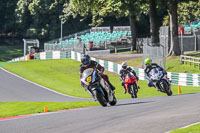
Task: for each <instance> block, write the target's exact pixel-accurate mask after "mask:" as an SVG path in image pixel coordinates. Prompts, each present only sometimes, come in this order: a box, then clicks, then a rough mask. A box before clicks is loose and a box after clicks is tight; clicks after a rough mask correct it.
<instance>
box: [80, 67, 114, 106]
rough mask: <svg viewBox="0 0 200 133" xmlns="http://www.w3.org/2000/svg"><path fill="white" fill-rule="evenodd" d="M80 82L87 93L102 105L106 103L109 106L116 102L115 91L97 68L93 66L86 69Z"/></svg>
mask: <svg viewBox="0 0 200 133" xmlns="http://www.w3.org/2000/svg"><path fill="white" fill-rule="evenodd" d="M81 82H82V83H83V84H84V88H85V89H86V90H87V91H88V92H89V94H90V95H91V96H92V97H93V98H94V99H95V100H98V102H99V103H100V104H101V105H102V106H103V107H106V106H107V103H109V104H110V105H111V106H113V105H115V104H116V103H117V99H116V98H115V92H114V91H113V90H111V87H110V86H109V84H108V83H107V82H106V81H105V80H104V79H103V78H102V77H101V75H100V74H99V73H98V72H97V70H95V69H93V68H88V69H86V70H85V71H84V72H83V74H82V77H81Z"/></svg>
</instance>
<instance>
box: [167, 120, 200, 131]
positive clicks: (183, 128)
mask: <svg viewBox="0 0 200 133" xmlns="http://www.w3.org/2000/svg"><path fill="white" fill-rule="evenodd" d="M196 124H200V122H196V123H192V124H190V125H187V126H184V127H181V128H178V129H184V128H188V127H190V126H193V125H196ZM174 130H176V129H174ZM171 131H173V130H171ZM171 131H168V132H166V133H170V132H171Z"/></svg>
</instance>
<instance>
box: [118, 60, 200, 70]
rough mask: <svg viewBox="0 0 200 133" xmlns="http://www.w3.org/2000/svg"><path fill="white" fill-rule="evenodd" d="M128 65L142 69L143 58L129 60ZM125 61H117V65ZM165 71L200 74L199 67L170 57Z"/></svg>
mask: <svg viewBox="0 0 200 133" xmlns="http://www.w3.org/2000/svg"><path fill="white" fill-rule="evenodd" d="M124 61H126V62H127V63H128V65H129V66H132V67H136V68H142V58H134V59H129V60H124ZM124 61H117V62H116V63H119V64H121V63H122V62H124ZM165 69H166V71H167V72H177V73H199V68H198V66H196V67H194V66H193V64H192V65H189V63H188V64H184V65H182V64H181V63H180V57H179V56H170V57H167V58H166V66H165Z"/></svg>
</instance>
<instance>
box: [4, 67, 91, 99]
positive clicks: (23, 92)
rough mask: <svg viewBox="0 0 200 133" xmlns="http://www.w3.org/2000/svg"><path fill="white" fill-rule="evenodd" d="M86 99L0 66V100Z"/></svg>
mask: <svg viewBox="0 0 200 133" xmlns="http://www.w3.org/2000/svg"><path fill="white" fill-rule="evenodd" d="M66 89H67V88H66ZM86 100H90V99H86V98H76V97H71V96H67V95H64V94H61V93H58V92H55V91H53V90H50V89H48V88H46V87H43V86H39V85H37V84H35V83H32V82H30V81H27V80H25V79H22V78H20V77H18V76H17V75H13V74H12V73H9V72H7V71H6V70H4V69H2V68H1V67H0V102H3V101H32V102H39V101H40V102H41V101H42V102H72V101H86Z"/></svg>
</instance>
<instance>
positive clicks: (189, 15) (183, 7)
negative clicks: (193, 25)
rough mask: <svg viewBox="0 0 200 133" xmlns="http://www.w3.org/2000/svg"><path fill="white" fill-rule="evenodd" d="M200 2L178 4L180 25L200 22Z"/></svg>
mask: <svg viewBox="0 0 200 133" xmlns="http://www.w3.org/2000/svg"><path fill="white" fill-rule="evenodd" d="M199 9H200V1H199V2H197V1H196V2H195V1H189V2H182V3H179V4H178V14H179V15H178V22H179V25H183V24H187V23H190V22H192V21H196V20H200V15H199V14H200V10H199Z"/></svg>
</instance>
